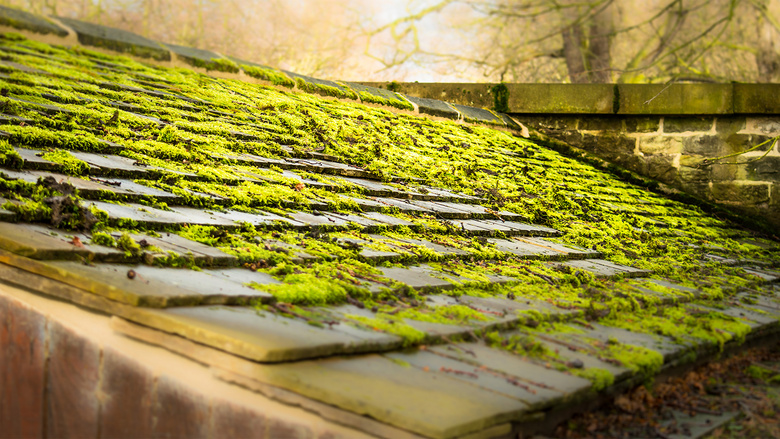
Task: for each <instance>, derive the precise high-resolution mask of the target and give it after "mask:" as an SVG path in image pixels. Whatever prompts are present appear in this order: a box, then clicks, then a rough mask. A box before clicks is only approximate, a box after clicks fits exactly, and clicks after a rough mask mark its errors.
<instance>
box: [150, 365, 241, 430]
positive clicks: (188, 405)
mask: <svg viewBox="0 0 780 439" xmlns="http://www.w3.org/2000/svg"><path fill="white" fill-rule="evenodd" d="M153 410H154V418H155V420H156V422H155V423H154V427H153V430H152V436H151V437H159V438H188V439H197V438H204V439H205V438H208V437H209V436H210V431H209V430H210V429H209V418H210V416H209V401H208V398H207V397H206V396H204V395H203V394H202V393H197V392H193V391H192V390H191V389H190V387H188V386H184V385H183V384H181V383H179V382H178V381H176V380H174V379H173V378H171V377H169V376H166V375H162V376H160V377H159V378H158V379H157V400H156V403H155V405H154V409H153ZM225 437H227V436H225Z"/></svg>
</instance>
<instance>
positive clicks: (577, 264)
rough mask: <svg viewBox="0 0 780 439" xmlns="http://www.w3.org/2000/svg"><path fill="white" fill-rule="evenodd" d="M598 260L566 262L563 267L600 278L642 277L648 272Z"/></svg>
mask: <svg viewBox="0 0 780 439" xmlns="http://www.w3.org/2000/svg"><path fill="white" fill-rule="evenodd" d="M599 261H600V260H598V259H585V260H577V261H566V262H563V263H561V265H567V266H569V267H572V268H575V269H579V270H585V271H588V272H590V273H593V274H594V275H596V276H599V277H612V276H616V275H625V276H637V275H639V276H641V275H644V274H646V272H644V271H641V270H637V271H630V270H628V269H629V268H631V267H625V269H624V268H622V267H624V266H617V265H616V264H613V265H615V266H610V265H605V264H602V263H600V262H599Z"/></svg>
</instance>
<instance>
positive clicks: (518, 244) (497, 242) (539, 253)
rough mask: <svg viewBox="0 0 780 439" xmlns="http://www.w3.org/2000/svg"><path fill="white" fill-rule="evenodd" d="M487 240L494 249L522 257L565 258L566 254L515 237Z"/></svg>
mask: <svg viewBox="0 0 780 439" xmlns="http://www.w3.org/2000/svg"><path fill="white" fill-rule="evenodd" d="M488 242H490V243H491V244H493V245H494V246H495V247H496V250H498V251H500V252H504V253H511V254H513V255H515V256H520V257H522V258H565V257H566V254H565V253H561V252H558V251H555V250H553V249H550V248H545V247H542V246H538V245H534V244H530V243H527V242H523V241H518V240H516V239H512V240H507V239H499V238H488Z"/></svg>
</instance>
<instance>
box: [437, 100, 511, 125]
mask: <svg viewBox="0 0 780 439" xmlns="http://www.w3.org/2000/svg"><path fill="white" fill-rule="evenodd" d="M450 105H452V106H453V107H455V109H456V110H458V112H459V113H460V114H461V116H462V117H463V119H465V120H466V121H467V122H486V123H492V124H497V125H502V126H503V125H504V121H503V120H502V119H501V118H500V117H498V116H496V114H495V113H493V112H492V111H490V110H485V109H484V108H476V107H468V106H466V105H460V104H450Z"/></svg>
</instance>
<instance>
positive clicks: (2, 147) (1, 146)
mask: <svg viewBox="0 0 780 439" xmlns="http://www.w3.org/2000/svg"><path fill="white" fill-rule="evenodd" d="M0 164H2V165H3V166H6V167H9V168H17V169H18V168H21V167H22V166H23V165H24V159H22V156H20V155H19V153H18V152H16V150H15V149H14V148H13V147H12V146H11V145H10V144H9V143H8V142H7V141H5V140H0Z"/></svg>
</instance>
